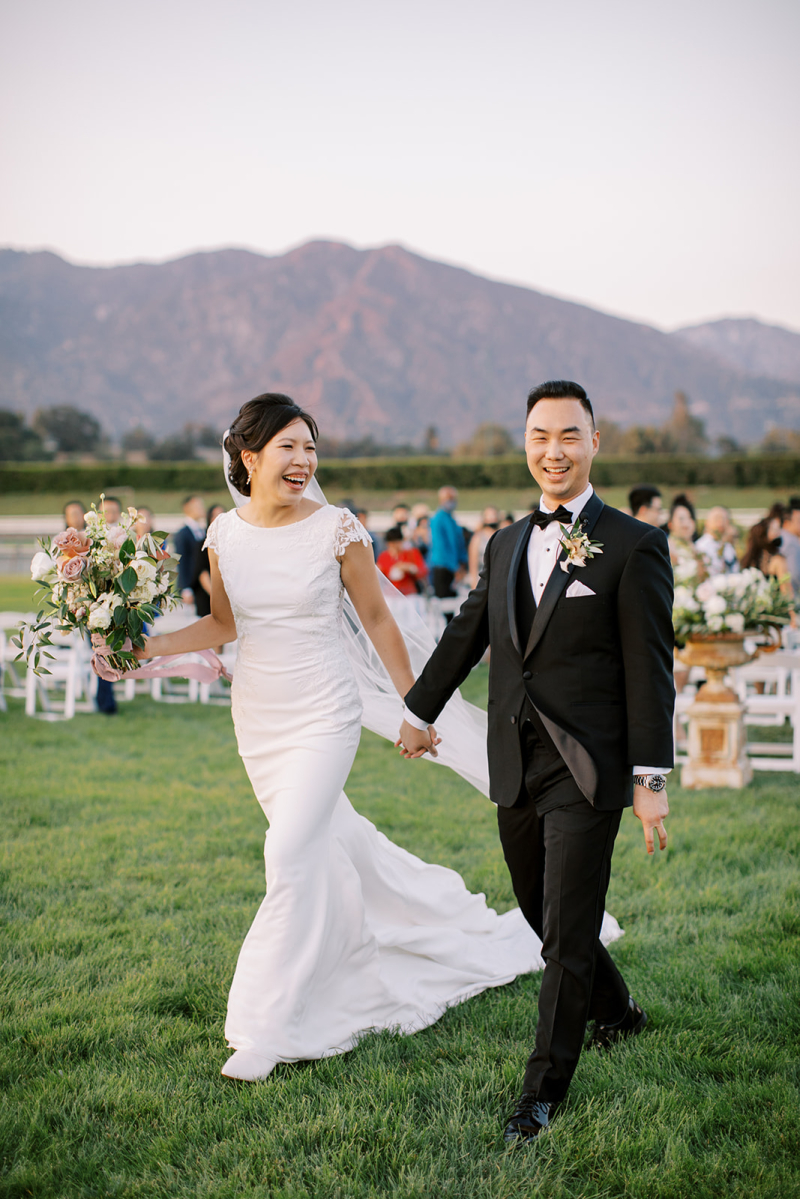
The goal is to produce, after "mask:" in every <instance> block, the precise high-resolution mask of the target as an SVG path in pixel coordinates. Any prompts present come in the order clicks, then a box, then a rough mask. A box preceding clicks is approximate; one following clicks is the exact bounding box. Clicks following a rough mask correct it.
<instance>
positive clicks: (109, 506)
mask: <svg viewBox="0 0 800 1199" xmlns="http://www.w3.org/2000/svg"><path fill="white" fill-rule="evenodd" d="M100 511H101V512H102V513H103V516H105V518H106V524H107V525H118V524H119V521H120V517H121V516H122V500H120V499H117V497H116V496H115V495H107V496H106V497H105V499H103V500H101V501H100Z"/></svg>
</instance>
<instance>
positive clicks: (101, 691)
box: [94, 495, 122, 716]
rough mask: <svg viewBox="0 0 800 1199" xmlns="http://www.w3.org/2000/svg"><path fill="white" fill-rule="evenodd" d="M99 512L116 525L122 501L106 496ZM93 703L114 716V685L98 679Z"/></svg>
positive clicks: (103, 711) (113, 496) (108, 522)
mask: <svg viewBox="0 0 800 1199" xmlns="http://www.w3.org/2000/svg"><path fill="white" fill-rule="evenodd" d="M100 511H101V512H102V513H103V515H104V516H105V518H106V523H107V524H108V525H118V524H119V521H120V517H121V516H122V501H121V500H119V499H118V498H117V497H116V496H115V495H107V496H106V497H105V498H104V499H103V500H101V501H100ZM94 702H95V704H96V705H97V710H98V712H102V713H103V715H104V716H115V715H116V713H117V700H116V696H115V695H114V684H113V683H109V682H108V681H107V680H106V679H98V680H97V691H96V693H95V697H94Z"/></svg>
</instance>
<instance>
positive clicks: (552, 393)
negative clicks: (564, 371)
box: [526, 379, 595, 429]
mask: <svg viewBox="0 0 800 1199" xmlns="http://www.w3.org/2000/svg"><path fill="white" fill-rule="evenodd" d="M539 400H577V401H578V402H579V403H580V405H581V407H582V408H583V409H584V411H585V412H587V413H588V414H589V420H590V421H591V422H592V428H593V429H594V427H595V423H594V412H593V411H592V401H591V400H590V399H589V397H588V396H587V394H586V392H585V391H584V390H583V388H582V387H581V385H580V383H571V382H570V380H569V379H551V380H550V382H549V383H540V384H539V386H538V387H534V389H533V391H529V392H528V411H527V414H526V415H527V416H530V414H531V408H533V407H534V405H536V404H538V403H539Z"/></svg>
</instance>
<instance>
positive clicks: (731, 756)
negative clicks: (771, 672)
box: [677, 633, 756, 789]
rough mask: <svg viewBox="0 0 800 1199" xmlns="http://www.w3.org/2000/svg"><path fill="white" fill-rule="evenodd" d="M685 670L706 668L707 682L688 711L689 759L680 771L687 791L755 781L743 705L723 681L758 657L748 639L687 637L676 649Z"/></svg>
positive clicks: (727, 635) (716, 635)
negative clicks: (749, 645)
mask: <svg viewBox="0 0 800 1199" xmlns="http://www.w3.org/2000/svg"><path fill="white" fill-rule="evenodd" d="M677 652H678V657H679V658H680V660H681V661H682V662H685V663H686V665H687V666H702V667H703V669H704V670H705V672H706V684H705V686H704V687H703V688H702V690H701V691H700V692H699V693H698V697H697V699H696V700H695V702H694V703H693V704H692V706H691V708H689V713H688V715H689V761H688V762H687V763H686V765H685V766H684V767H683V769H682V771H681V783H682V785H683V786H684V787H689V788H696V789H700V788H702V787H744V786H746V785H747V783H749V782H750V780H751V779H752V777H753V768H752V766H751V765H750V760H749V758H748V757H747V741H746V736H745V728H744V719H743V717H744V706H743V705H742V704H741V703H740V702H739V697H738V696H737V695H736V692H735V691H732V690H731V689H730V687H728V686H727V685H726V683H725V675H726V674H727V672H728V671H729V670H731V669H732V668H733V667H734V666H743V665H744V664H745V662H750V661H751V660H752V659H753V658H754V657H756V654H754V653H750V652H749V651H748V650H746V649H745V648H744V635H743V634H737V633H710V634H706V635H702V636H696V637H691V638H689V639H687V641H686V644H685V645H684V646H683V648H682V649H679V650H678V651H677Z"/></svg>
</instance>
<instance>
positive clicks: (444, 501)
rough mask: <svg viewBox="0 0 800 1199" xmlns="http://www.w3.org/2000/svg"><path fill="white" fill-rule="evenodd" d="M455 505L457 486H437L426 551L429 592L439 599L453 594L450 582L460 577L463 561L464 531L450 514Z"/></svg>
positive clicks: (464, 548)
mask: <svg viewBox="0 0 800 1199" xmlns="http://www.w3.org/2000/svg"><path fill="white" fill-rule="evenodd" d="M457 507H458V490H457V489H456V488H455V487H440V488H439V507H438V509H437V510H436V512H435V513H434V514H433V519H432V520H431V552H430V554H429V555H428V566H429V568H430V572H431V581H432V583H433V594H434V595H435V596H437V597H438V598H439V599H449V598H451V597H452V596H454V595H455V594H456V592H455V590H454V588H453V584H454V583H457V582H459V581H460V580H461V578H462V577H463V574H464V568H465V567H466V565H467V547H466V544H465V542H464V534H463V532H462V530H461V525H460V524H458V522H457V521H456V519H455V517H454V516H453V513H454V512H455V510H456V508H457ZM450 619H451V618H450V614H449V613H447V614H446V615H445V620H446V621H447V622H448V623H449V621H450Z"/></svg>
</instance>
